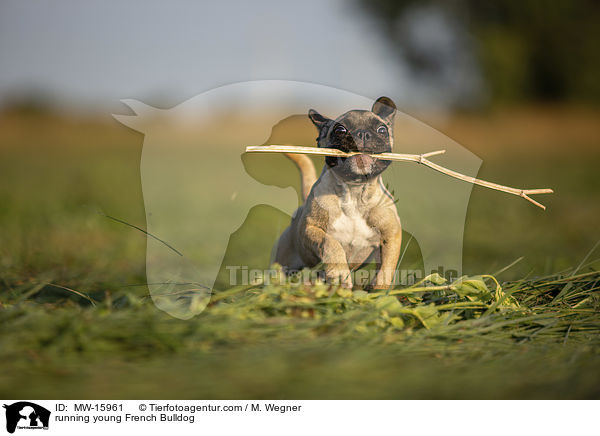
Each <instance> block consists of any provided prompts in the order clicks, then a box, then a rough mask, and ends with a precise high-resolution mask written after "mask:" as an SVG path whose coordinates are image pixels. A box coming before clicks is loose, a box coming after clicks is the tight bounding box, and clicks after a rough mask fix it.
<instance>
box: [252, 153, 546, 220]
mask: <svg viewBox="0 0 600 436" xmlns="http://www.w3.org/2000/svg"><path fill="white" fill-rule="evenodd" d="M246 152H266V153H298V154H314V155H318V156H336V157H351V156H355V155H357V154H367V155H369V156H371V157H374V158H377V159H384V160H392V161H400V162H417V163H420V164H423V165H425V166H426V167H429V168H431V169H432V170H435V171H438V172H440V173H443V174H446V175H447V176H450V177H454V178H456V179H459V180H463V181H465V182H467V183H473V184H475V185H479V186H484V187H486V188H490V189H495V190H497V191H502V192H506V193H508V194H513V195H517V196H519V197H522V198H524V199H525V200H527V201H529V202H531V203H533V204H535V205H536V206H538V207H541V208H542V209H544V210H545V209H546V206H544V205H543V204H541V203H538V202H537V201H535V200H533V199H532V198H531V197H529V196H530V195H535V194H552V193H553V192H554V191H553V190H552V189H518V188H511V187H510V186H504V185H499V184H497V183H492V182H487V181H485V180H481V179H477V178H475V177H471V176H466V175H464V174H461V173H458V172H456V171H453V170H451V169H448V168H445V167H443V166H441V165H438V164H436V163H433V162H431V161H430V160H429V159H427V158H428V157H431V156H437V155H439V154H443V153H445V152H446V150H437V151H431V152H429V153H423V154H402V153H358V152H351V153H345V152H343V151H341V150H337V149H335V148H319V147H297V146H292V145H264V146H261V145H255V146H252V145H251V146H248V147H246Z"/></svg>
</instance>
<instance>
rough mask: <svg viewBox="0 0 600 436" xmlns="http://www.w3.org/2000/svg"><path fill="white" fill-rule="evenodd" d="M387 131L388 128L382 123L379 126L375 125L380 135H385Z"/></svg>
mask: <svg viewBox="0 0 600 436" xmlns="http://www.w3.org/2000/svg"><path fill="white" fill-rule="evenodd" d="M387 132H388V129H387V127H385V126H384V125H383V124H382V125H381V126H379V127H377V133H379V134H380V135H387Z"/></svg>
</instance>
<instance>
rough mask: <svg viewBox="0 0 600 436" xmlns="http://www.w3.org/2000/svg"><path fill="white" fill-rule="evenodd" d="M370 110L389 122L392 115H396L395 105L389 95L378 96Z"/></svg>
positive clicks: (392, 117)
mask: <svg viewBox="0 0 600 436" xmlns="http://www.w3.org/2000/svg"><path fill="white" fill-rule="evenodd" d="M371 111H372V112H373V113H375V114H377V115H379V116H380V117H381V118H383V119H384V120H385V121H386V122H388V123H391V122H392V120H393V119H394V115H396V105H395V104H394V102H393V101H392V99H391V98H389V97H379V98H378V99H377V100H375V103H373V109H371Z"/></svg>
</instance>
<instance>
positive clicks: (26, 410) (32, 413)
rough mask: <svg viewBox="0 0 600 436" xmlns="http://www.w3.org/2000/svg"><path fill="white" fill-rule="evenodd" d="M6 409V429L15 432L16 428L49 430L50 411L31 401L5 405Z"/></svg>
mask: <svg viewBox="0 0 600 436" xmlns="http://www.w3.org/2000/svg"><path fill="white" fill-rule="evenodd" d="M3 407H4V408H5V409H6V431H8V432H9V433H14V432H15V429H19V430H21V429H27V430H38V429H43V430H48V424H49V422H50V411H49V410H48V409H46V408H44V407H42V406H39V405H37V404H35V403H30V402H29V401H19V402H17V403H13V404H11V405H6V404H5V405H4V406H3Z"/></svg>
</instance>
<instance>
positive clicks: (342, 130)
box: [333, 124, 348, 134]
mask: <svg viewBox="0 0 600 436" xmlns="http://www.w3.org/2000/svg"><path fill="white" fill-rule="evenodd" d="M347 131H348V130H346V128H345V127H344V126H342V125H341V124H338V125H337V126H335V127H334V129H333V132H334V133H338V134H341V133H346V132H347Z"/></svg>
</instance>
